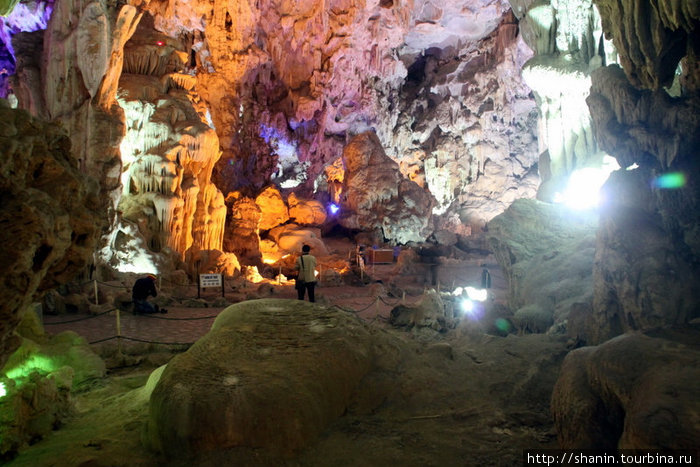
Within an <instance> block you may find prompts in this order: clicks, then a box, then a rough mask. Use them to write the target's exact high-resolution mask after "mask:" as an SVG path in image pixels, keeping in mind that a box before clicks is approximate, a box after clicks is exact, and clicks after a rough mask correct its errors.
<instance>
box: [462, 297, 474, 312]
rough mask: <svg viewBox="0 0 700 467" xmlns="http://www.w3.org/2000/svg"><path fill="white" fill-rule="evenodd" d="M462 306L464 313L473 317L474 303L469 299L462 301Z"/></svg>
mask: <svg viewBox="0 0 700 467" xmlns="http://www.w3.org/2000/svg"><path fill="white" fill-rule="evenodd" d="M461 306H462V311H463V312H465V313H466V314H468V315H471V314H472V313H473V312H474V302H472V301H471V300H469V299H465V300H462V303H461Z"/></svg>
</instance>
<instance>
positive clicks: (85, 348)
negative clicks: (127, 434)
mask: <svg viewBox="0 0 700 467" xmlns="http://www.w3.org/2000/svg"><path fill="white" fill-rule="evenodd" d="M17 335H19V336H21V339H22V345H21V346H20V347H19V348H18V349H17V350H16V351H15V352H14V353H12V355H10V356H9V359H8V360H7V362H6V363H5V365H4V366H2V367H0V375H2V376H0V380H1V381H0V383H2V385H3V395H2V404H0V421H1V422H2V423H0V457H2V458H8V457H11V456H12V455H13V454H15V453H16V452H17V450H19V449H20V448H22V447H24V446H25V445H26V444H27V443H30V442H35V441H36V440H38V439H41V438H43V437H45V436H48V435H49V434H50V433H51V432H52V431H53V430H55V429H56V428H57V427H59V426H61V425H62V424H63V423H64V422H65V420H66V419H67V418H68V417H69V416H70V415H71V414H72V413H73V404H72V400H71V391H72V390H73V389H75V388H79V387H81V386H82V385H84V384H85V383H87V382H90V381H92V380H95V379H99V378H102V377H104V375H105V363H104V362H103V361H102V359H101V358H100V357H99V356H97V355H96V354H95V353H94V352H93V351H92V349H91V348H90V346H89V345H88V344H87V342H85V339H83V338H82V337H80V336H78V335H77V334H76V333H74V332H72V331H66V332H62V333H60V334H57V335H54V336H49V335H47V334H46V333H45V332H44V330H43V328H42V326H41V323H40V322H39V317H38V316H37V315H36V313H34V310H32V309H27V310H24V313H23V316H22V320H21V322H20V325H19V326H18V328H17ZM5 392H6V393H5Z"/></svg>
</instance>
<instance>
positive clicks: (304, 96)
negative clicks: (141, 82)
mask: <svg viewBox="0 0 700 467" xmlns="http://www.w3.org/2000/svg"><path fill="white" fill-rule="evenodd" d="M466 5H467V4H466V2H430V1H418V2H413V3H405V4H404V3H398V2H391V3H387V2H383V3H382V2H372V1H370V2H362V1H331V2H321V3H318V2H301V3H298V4H297V3H292V2H257V3H256V4H255V5H253V4H252V3H250V2H213V3H212V4H211V7H209V6H207V5H206V4H199V3H185V2H168V3H165V2H151V3H150V4H149V5H148V9H149V11H150V12H151V13H152V14H153V15H154V18H155V28H156V29H158V30H159V31H162V32H163V33H164V34H166V35H168V36H170V37H180V38H183V41H185V42H187V41H189V42H190V43H191V47H192V48H191V61H192V64H193V65H195V66H196V72H197V79H198V82H199V84H200V89H201V91H200V94H201V96H202V99H203V100H204V101H205V102H206V103H207V105H208V108H209V109H210V112H211V119H212V123H213V126H214V127H215V128H216V131H217V134H218V136H219V139H220V142H221V147H222V151H223V153H222V157H221V159H220V160H219V162H218V163H217V165H216V167H215V170H214V174H213V180H214V181H215V182H216V184H217V186H218V187H219V188H220V189H221V190H222V192H223V193H224V194H225V195H226V194H228V193H229V192H233V191H236V190H243V191H244V192H245V194H246V195H247V196H255V195H257V193H259V192H260V191H262V190H263V189H264V188H265V187H266V186H268V185H269V184H270V183H273V184H275V185H277V186H278V187H280V189H282V190H287V192H289V190H292V189H293V190H294V191H296V192H297V193H299V194H301V196H305V197H312V196H313V197H315V198H317V199H320V200H321V201H325V200H328V199H329V198H330V197H331V194H330V191H331V189H330V188H329V184H328V182H329V180H328V178H327V177H326V173H325V169H326V168H327V167H329V166H331V165H332V164H333V163H334V162H337V161H338V159H339V158H340V156H341V154H342V153H343V148H344V146H345V145H346V144H347V143H348V141H349V140H350V139H351V138H352V137H353V136H355V135H358V134H362V133H364V132H366V131H374V132H375V133H376V134H377V136H378V138H379V141H380V142H381V145H382V146H383V147H384V150H385V151H386V153H387V155H388V156H389V157H390V158H391V159H392V160H393V161H394V162H396V163H397V164H399V167H400V169H401V174H402V177H403V178H406V179H409V180H412V181H414V182H416V183H417V184H418V185H419V186H420V187H421V188H422V189H423V190H425V191H426V192H429V193H430V195H432V196H433V197H434V198H435V199H436V200H437V204H436V206H435V208H434V210H433V212H434V213H435V214H436V216H437V217H436V218H435V219H434V220H431V222H430V224H431V229H430V230H440V229H443V228H448V229H452V230H453V231H454V230H458V226H459V224H460V223H461V221H464V222H465V223H471V224H473V225H475V226H479V225H483V224H484V223H485V222H487V221H488V220H489V219H490V218H492V217H493V216H494V215H496V214H497V213H499V212H501V211H502V210H503V209H504V208H505V207H506V206H507V205H508V204H509V203H510V202H512V200H513V199H515V198H518V197H521V196H533V195H534V192H535V190H536V186H537V182H538V179H537V170H536V159H537V155H536V151H537V149H536V147H537V142H536V136H535V131H536V128H535V126H536V109H535V107H534V103H533V100H532V98H531V97H530V95H529V94H530V90H529V88H528V87H527V86H525V85H524V84H523V83H522V81H521V79H520V76H519V73H518V72H517V70H518V69H519V67H520V66H521V64H522V63H523V62H524V61H525V60H526V59H527V58H529V56H530V52H529V50H528V49H527V47H526V46H525V45H524V43H523V42H522V40H521V39H520V36H519V35H518V26H517V22H516V21H515V18H513V16H512V15H511V14H510V13H509V5H508V4H507V3H505V2H502V1H484V2H481V3H479V4H478V5H473V6H471V7H469V8H467V6H466ZM494 193H497V194H498V196H494ZM378 227H380V226H378V225H367V226H366V228H367V229H368V230H372V229H374V228H378ZM462 233H463V232H462ZM428 234H430V232H428ZM416 236H421V235H419V234H418V233H417V232H416ZM424 238H425V237H424ZM397 239H398V238H396V237H394V238H390V240H392V241H397Z"/></svg>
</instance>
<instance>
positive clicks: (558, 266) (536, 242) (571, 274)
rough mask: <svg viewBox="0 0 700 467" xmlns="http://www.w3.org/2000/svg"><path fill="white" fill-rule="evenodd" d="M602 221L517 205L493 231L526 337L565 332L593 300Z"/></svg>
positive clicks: (533, 204)
mask: <svg viewBox="0 0 700 467" xmlns="http://www.w3.org/2000/svg"><path fill="white" fill-rule="evenodd" d="M596 228H597V220H596V218H595V216H594V215H592V214H591V213H576V212H571V211H568V210H567V209H566V208H565V207H564V206H560V205H552V204H547V203H542V202H540V201H536V200H526V199H522V200H517V201H516V202H514V203H513V204H512V205H511V206H510V208H508V209H507V210H506V212H504V213H503V214H501V215H499V216H497V217H496V218H494V219H493V220H492V221H491V222H490V223H489V225H488V232H487V236H488V239H489V244H490V246H491V249H492V250H493V252H494V254H495V256H496V259H497V260H498V263H499V264H500V265H501V268H502V269H503V272H504V273H505V275H506V277H507V278H508V287H509V291H508V305H509V307H510V308H511V310H512V311H513V321H514V324H515V325H516V327H517V328H518V329H519V330H520V331H521V332H546V331H548V330H550V327H551V326H553V325H554V327H553V328H552V329H551V330H552V331H556V332H564V330H565V329H566V328H565V326H566V323H567V319H568V317H569V314H570V313H571V311H572V309H574V308H576V307H580V305H581V304H586V305H587V306H588V309H590V306H591V302H592V299H593V279H592V274H593V257H594V254H595V245H596V241H595V238H596Z"/></svg>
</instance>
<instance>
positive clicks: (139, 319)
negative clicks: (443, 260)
mask: <svg viewBox="0 0 700 467" xmlns="http://www.w3.org/2000/svg"><path fill="white" fill-rule="evenodd" d="M389 270H390V269H389V268H387V271H389ZM439 273H440V276H441V277H440V279H441V283H442V284H445V283H448V284H449V285H450V286H453V285H454V284H455V282H457V284H458V285H459V284H460V283H462V285H464V284H466V283H476V281H477V280H478V279H480V274H481V268H480V267H476V266H468V267H466V268H465V267H464V266H463V265H462V268H459V270H458V269H457V268H455V267H444V266H441V267H440V271H439ZM492 273H493V276H494V289H493V290H494V292H496V293H497V294H498V295H500V296H504V293H505V290H506V287H505V285H506V284H505V280H504V278H503V276H502V273H501V271H500V270H498V269H497V268H494V269H492ZM418 276H420V277H417V279H416V282H420V281H421V280H423V277H422V274H420V275H418ZM416 285H417V284H414V290H415V288H416V287H415V286H416ZM110 287H114V286H110ZM257 287H258V286H251V289H250V290H253V289H257ZM443 287H444V285H443ZM273 289H274V294H273V296H274V298H288V299H295V298H296V291H295V290H294V289H293V288H292V287H291V286H277V285H273ZM420 289H421V288H420V287H418V290H420ZM374 290H375V289H374V288H373V287H372V286H371V285H369V286H364V287H351V286H342V287H324V286H323V285H321V286H319V287H318V288H317V289H316V291H317V301H319V302H321V303H327V304H332V305H336V306H339V307H340V308H341V309H344V310H346V311H352V312H356V313H357V315H358V316H359V317H360V318H362V319H364V320H366V321H378V322H385V321H386V319H387V318H388V317H389V313H390V312H391V309H392V308H393V307H394V306H396V305H397V304H399V303H400V302H401V298H396V297H379V298H378V297H375V296H373V295H372V294H373V293H374ZM186 291H187V293H186V295H188V297H184V296H183V297H178V298H179V299H181V300H179V301H178V302H179V305H172V306H167V309H168V313H167V314H154V315H134V314H132V313H131V312H123V311H122V312H119V313H118V317H117V311H116V310H111V311H109V312H106V313H102V314H98V315H89V314H67V315H60V316H48V315H47V316H44V317H43V318H44V319H43V322H44V327H45V329H46V331H47V332H48V333H50V334H57V333H59V332H62V331H67V330H70V331H75V332H77V333H78V334H80V335H81V336H83V337H84V338H85V339H86V340H87V341H88V342H89V343H91V344H94V345H101V344H102V343H110V344H108V345H111V344H112V343H114V342H116V337H117V335H119V336H121V337H122V339H121V341H122V343H123V344H124V345H129V344H136V345H138V344H141V345H143V344H144V343H152V344H164V345H174V344H192V343H194V342H195V341H196V340H197V339H199V338H200V337H202V336H203V335H204V334H206V333H207V332H208V331H209V329H210V328H211V325H212V323H213V322H214V319H215V318H216V316H217V315H218V314H219V313H220V312H221V311H222V310H223V309H224V307H206V308H201V307H196V308H194V307H187V306H183V304H185V303H186V302H187V299H188V298H194V297H196V287H194V288H193V289H192V290H190V289H189V288H187V290H186ZM163 292H164V294H167V293H168V291H167V290H164V291H163ZM180 292H182V290H181V291H180ZM175 295H177V294H175V293H173V294H172V296H175ZM203 298H204V299H205V300H206V301H208V302H210V303H214V301H215V300H216V299H217V298H219V299H220V293H214V292H211V291H208V292H207V293H206V294H203ZM226 298H227V299H228V301H229V302H233V303H236V302H239V301H242V300H244V299H245V298H244V297H243V295H241V294H240V293H239V294H231V296H229V294H228V293H227V297H226ZM419 299H420V295H418V294H414V295H412V296H406V297H404V300H405V303H407V304H410V303H415V302H416V301H417V300H419ZM117 321H119V332H118V330H117Z"/></svg>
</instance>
